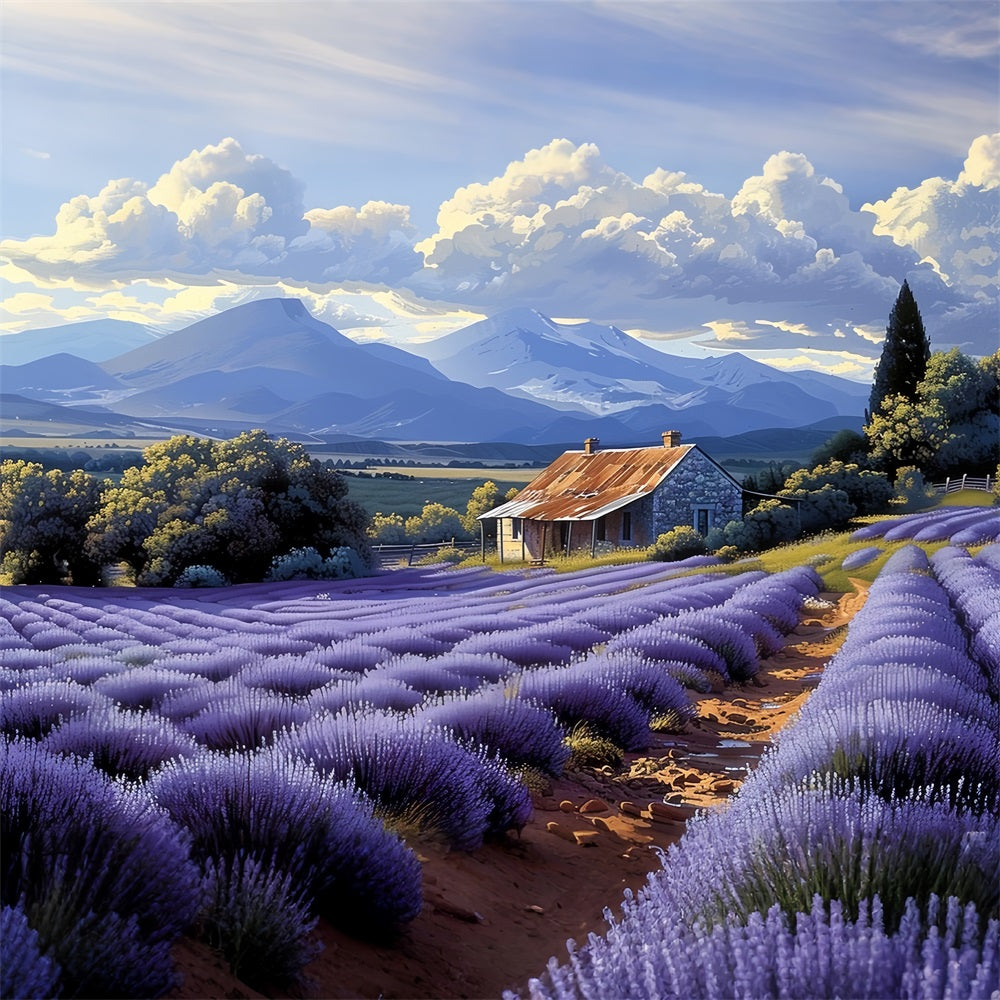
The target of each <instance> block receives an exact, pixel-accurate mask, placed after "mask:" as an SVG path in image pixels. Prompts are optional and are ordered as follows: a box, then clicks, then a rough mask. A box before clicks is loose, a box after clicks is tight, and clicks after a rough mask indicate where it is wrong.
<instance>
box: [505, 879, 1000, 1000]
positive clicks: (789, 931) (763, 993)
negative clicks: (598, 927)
mask: <svg viewBox="0 0 1000 1000" xmlns="http://www.w3.org/2000/svg"><path fill="white" fill-rule="evenodd" d="M626 907H627V915H626V919H624V920H623V921H621V922H620V923H617V924H615V925H613V926H612V928H611V930H610V931H609V933H608V939H607V941H605V940H604V939H602V938H598V937H596V936H595V935H591V937H590V939H589V941H588V943H587V946H586V947H585V948H582V949H577V948H575V947H571V949H570V961H569V963H568V964H566V965H559V964H558V963H557V962H556V960H555V959H552V960H551V961H550V962H549V967H548V971H547V974H546V975H545V976H544V977H542V978H541V979H533V980H531V982H530V983H529V985H528V991H527V996H528V997H530V998H531V1000H578V998H591V997H611V996H620V997H629V998H630V1000H660V998H663V997H677V998H681V997H683V998H685V1000H716V998H718V997H722V996H725V997H732V998H734V1000H761V998H771V1000H778V998H787V997H794V998H796V1000H827V998H829V997H834V996H839V997H851V998H855V1000H884V998H886V997H898V998H900V1000H940V998H947V1000H983V998H986V997H989V996H992V995H995V994H996V992H997V989H998V988H1000V960H998V958H997V956H998V954H1000V925H998V923H997V921H995V920H993V921H990V922H989V923H988V924H987V927H986V930H985V931H980V930H979V927H980V924H981V920H980V919H979V917H978V914H977V913H976V911H975V908H974V907H973V906H971V905H969V906H965V907H963V906H962V905H961V903H960V902H959V901H958V900H957V899H955V898H954V897H949V898H948V899H946V900H943V901H942V900H939V899H938V898H937V897H936V896H935V897H932V898H931V900H930V901H929V903H928V906H927V912H926V916H925V915H924V914H923V913H922V912H921V908H920V907H918V906H917V904H916V903H915V902H914V901H913V900H910V901H909V902H908V903H907V906H906V909H905V911H904V915H903V919H902V920H901V921H900V925H899V928H898V929H897V930H896V931H890V930H889V929H888V928H887V927H886V925H885V920H884V916H883V911H882V906H881V901H880V900H879V899H878V897H875V898H874V899H873V900H872V901H871V903H870V905H865V906H863V907H862V909H861V912H860V913H859V914H858V916H857V918H856V919H851V917H850V916H849V915H848V914H846V913H845V912H844V908H843V907H842V906H841V905H840V903H838V902H836V901H834V902H833V903H831V904H830V905H829V907H827V905H826V904H825V903H824V902H823V901H822V899H819V898H817V899H816V900H815V901H814V903H813V906H812V907H811V909H810V910H809V911H808V912H804V913H799V914H797V915H796V919H795V921H794V923H793V922H792V921H790V920H789V918H788V916H787V915H786V914H785V913H784V912H783V911H782V910H781V908H780V907H778V906H774V907H772V908H771V909H770V910H768V911H767V913H766V914H763V913H754V914H752V915H751V916H750V919H749V920H747V922H746V923H740V922H736V921H727V922H726V923H723V924H717V925H715V926H713V927H707V926H706V925H705V924H704V923H703V922H700V921H697V922H695V923H694V924H693V925H689V924H686V923H684V922H681V921H678V920H676V919H674V920H666V921H664V922H662V923H656V924H653V923H652V920H651V918H652V917H653V916H654V914H652V913H651V912H649V911H646V910H640V909H639V908H636V907H634V906H633V904H632V903H631V901H629V902H627V903H626ZM942 924H943V926H944V932H943V933H942V932H941V930H940V929H939V928H940V925H942ZM651 941H655V942H656V946H655V947H650V946H649V945H650V942H651ZM505 1000H514V998H513V996H512V995H511V994H505Z"/></svg>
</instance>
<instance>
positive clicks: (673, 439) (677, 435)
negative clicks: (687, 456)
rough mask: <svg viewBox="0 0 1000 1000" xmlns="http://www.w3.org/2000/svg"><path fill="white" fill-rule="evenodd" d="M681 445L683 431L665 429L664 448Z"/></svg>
mask: <svg viewBox="0 0 1000 1000" xmlns="http://www.w3.org/2000/svg"><path fill="white" fill-rule="evenodd" d="M680 446H681V432H680V431H664V432H663V447H664V448H679V447H680Z"/></svg>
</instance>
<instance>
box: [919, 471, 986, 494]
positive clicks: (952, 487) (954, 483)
mask: <svg viewBox="0 0 1000 1000" xmlns="http://www.w3.org/2000/svg"><path fill="white" fill-rule="evenodd" d="M932 485H933V487H934V489H935V490H936V491H937V492H938V493H941V494H945V493H957V492H958V491H959V490H985V491H986V492H987V493H989V492H990V490H992V489H993V488H994V487H995V486H996V479H995V478H994V477H992V476H989V475H987V476H955V477H954V478H952V477H949V478H948V479H946V480H945V481H944V482H943V483H933V484H932Z"/></svg>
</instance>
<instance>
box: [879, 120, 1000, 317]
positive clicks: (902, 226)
mask: <svg viewBox="0 0 1000 1000" xmlns="http://www.w3.org/2000/svg"><path fill="white" fill-rule="evenodd" d="M997 187H1000V133H994V134H993V135H981V136H979V137H978V138H977V139H975V140H974V141H973V143H972V145H971V146H970V147H969V155H968V157H967V159H966V161H965V167H964V169H963V170H962V172H961V173H960V174H959V175H958V177H957V178H956V179H955V180H953V181H952V180H948V179H946V178H944V177H931V178H928V179H927V180H925V181H924V182H923V183H921V184H920V185H918V186H917V187H916V188H905V187H900V188H897V189H896V190H895V191H894V192H893V194H892V195H891V196H890V197H888V198H886V199H885V200H884V201H876V202H874V203H871V204H866V205H863V206H862V210H863V211H866V212H872V213H873V214H874V215H875V218H876V222H875V227H874V229H875V232H876V233H877V234H880V235H885V236H891V237H892V239H893V240H894V242H895V243H897V244H898V245H899V246H902V247H909V248H912V249H913V250H914V251H915V252H916V253H917V254H919V256H921V257H923V258H927V259H928V260H929V261H931V262H932V263H933V266H934V268H935V269H936V270H937V271H938V272H939V273H940V274H941V275H942V276H943V277H944V280H945V281H946V282H947V283H948V285H949V286H950V287H951V288H953V289H956V290H957V291H959V292H960V293H961V294H962V295H963V296H964V297H966V298H969V299H971V300H973V301H978V302H980V303H987V302H989V303H996V301H997V298H998V294H1000V282H998V266H997V262H998V249H997V248H998V247H1000V216H998V214H997V194H996V189H997ZM914 294H916V290H914ZM918 301H920V300H919V299H918ZM994 330H995V326H994Z"/></svg>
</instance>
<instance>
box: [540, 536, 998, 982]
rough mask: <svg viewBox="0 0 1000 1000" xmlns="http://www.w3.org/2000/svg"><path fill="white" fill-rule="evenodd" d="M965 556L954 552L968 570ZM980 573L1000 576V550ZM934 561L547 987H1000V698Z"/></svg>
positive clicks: (904, 583) (879, 603) (898, 582)
mask: <svg viewBox="0 0 1000 1000" xmlns="http://www.w3.org/2000/svg"><path fill="white" fill-rule="evenodd" d="M965 558H967V557H965V556H964V554H963V555H962V556H960V555H958V554H956V553H951V552H949V553H948V554H947V555H946V556H945V557H942V558H941V559H940V560H939V563H948V566H947V569H948V570H949V571H954V572H955V573H959V570H964V571H966V573H968V572H969V571H970V570H971V569H974V568H976V567H975V566H970V565H968V564H967V563H965V562H964V559H965ZM977 565H978V566H979V567H980V568H981V569H983V570H984V571H986V572H987V573H990V574H992V573H994V572H995V571H996V567H997V560H996V558H995V556H994V555H993V554H992V553H989V552H988V551H987V554H986V556H985V557H984V559H982V560H981V561H980V562H979V563H978V564H977ZM930 568H931V567H930V564H929V563H928V560H927V558H926V556H925V555H924V554H923V552H922V550H919V549H915V548H909V549H904V550H901V551H900V552H899V553H897V554H896V555H894V556H893V557H892V559H890V561H889V563H887V565H886V567H885V569H884V570H883V572H882V574H880V576H879V577H878V578H877V580H876V581H875V584H873V586H872V588H871V591H870V594H869V598H868V602H867V604H866V605H865V607H864V608H863V609H862V611H861V612H860V613H859V614H858V615H857V617H856V618H855V620H854V622H852V625H851V627H850V630H849V632H848V636H847V639H846V641H845V643H844V646H843V647H842V649H841V650H840V652H839V653H838V654H837V656H836V657H834V659H833V660H831V662H830V664H829V665H828V666H827V668H826V671H825V673H824V677H823V680H822V682H821V683H820V685H819V686H818V688H817V690H816V691H815V692H814V694H813V695H812V696H811V698H810V700H809V702H808V703H807V705H806V707H805V708H804V709H803V710H802V712H801V713H800V715H799V716H798V717H797V719H796V720H795V722H794V723H793V724H792V725H791V726H790V727H789V728H788V729H787V730H786V731H785V732H784V733H783V734H782V736H781V739H780V741H779V742H778V745H777V747H776V748H775V749H774V750H772V751H771V752H769V753H768V754H767V755H766V756H765V758H764V760H763V761H762V763H761V765H760V766H759V767H758V769H757V770H756V771H755V772H754V773H753V775H751V776H750V777H749V778H748V779H747V781H746V782H745V783H744V785H743V787H742V788H741V790H740V793H739V794H738V795H737V796H736V798H735V799H734V800H733V801H732V803H731V805H730V808H729V809H728V810H727V811H725V812H721V813H711V814H706V815H702V816H699V817H696V818H695V820H693V821H691V822H690V823H689V826H688V830H687V832H686V833H685V836H684V837H683V838H682V841H681V842H680V844H679V845H678V846H676V847H674V848H672V849H671V850H670V852H669V854H668V856H667V858H666V860H665V864H664V870H663V871H662V872H659V873H657V874H655V875H653V876H651V878H650V880H649V883H648V884H647V886H646V887H645V888H644V889H643V890H642V891H641V893H640V894H639V896H638V897H637V898H627V899H626V903H625V906H624V908H623V916H622V919H621V920H620V921H617V922H616V921H613V920H611V918H610V917H609V923H610V929H609V930H608V932H607V934H606V935H605V936H604V937H597V936H593V935H592V936H591V938H590V939H589V941H588V943H587V945H586V947H585V948H583V949H581V950H579V951H574V952H572V953H571V959H570V962H569V964H563V965H560V964H559V963H558V962H556V961H555V960H553V961H552V962H550V964H549V968H548V971H547V973H546V975H545V977H543V978H542V979H540V980H535V981H532V983H531V984H530V988H529V992H530V994H531V996H532V997H535V998H543V997H544V998H549V997H557V998H560V1000H563V998H569V997H578V996H596V995H612V994H613V995H621V996H629V997H660V996H691V997H698V996H705V997H707V996H715V995H719V994H720V993H723V994H725V995H734V996H747V997H751V996H752V997H758V996H788V995H792V996H803V997H811V996H827V995H849V996H859V997H864V996H867V997H876V996H890V995H891V996H949V997H979V996H987V995H990V993H991V991H995V990H996V989H997V988H998V986H1000V967H998V960H997V934H998V916H1000V914H998V902H1000V901H998V895H1000V887H998V884H997V881H996V878H995V874H996V872H997V870H1000V821H998V802H1000V800H998V786H1000V777H998V770H997V767H998V764H997V762H998V760H1000V745H998V735H997V734H998V732H1000V727H998V724H997V723H998V706H997V701H996V698H995V695H994V694H993V693H992V692H991V687H990V683H989V678H988V677H987V676H986V674H985V673H984V671H983V669H982V667H981V666H980V664H979V663H978V662H977V660H976V658H975V657H973V656H970V655H969V654H968V642H967V638H968V637H967V634H966V631H965V628H963V625H965V624H967V623H968V622H971V621H973V620H974V618H973V616H972V615H969V616H968V617H967V621H961V620H959V617H956V612H955V610H954V608H953V607H952V604H951V602H950V601H949V595H948V592H947V591H946V589H945V588H944V587H942V586H941V584H940V583H939V582H938V580H937V579H935V577H934V576H933V575H932V574H930V573H929V570H930ZM935 568H938V567H935ZM940 572H941V573H942V575H944V570H943V569H941V570H940ZM977 578H979V579H980V580H981V581H983V573H979V572H978V570H977ZM963 582H965V583H966V584H967V583H968V577H967V576H966V577H965V578H963ZM963 592H964V591H963ZM971 604H972V606H974V607H975V608H978V609H982V607H983V605H982V602H980V603H979V604H976V603H975V602H971ZM975 613H979V612H974V614H975ZM876 914H877V920H876V919H875V915H876ZM942 940H948V941H949V946H948V948H947V949H945V950H942V949H941V942H942ZM820 942H822V944H820ZM928 977H930V978H928Z"/></svg>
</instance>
